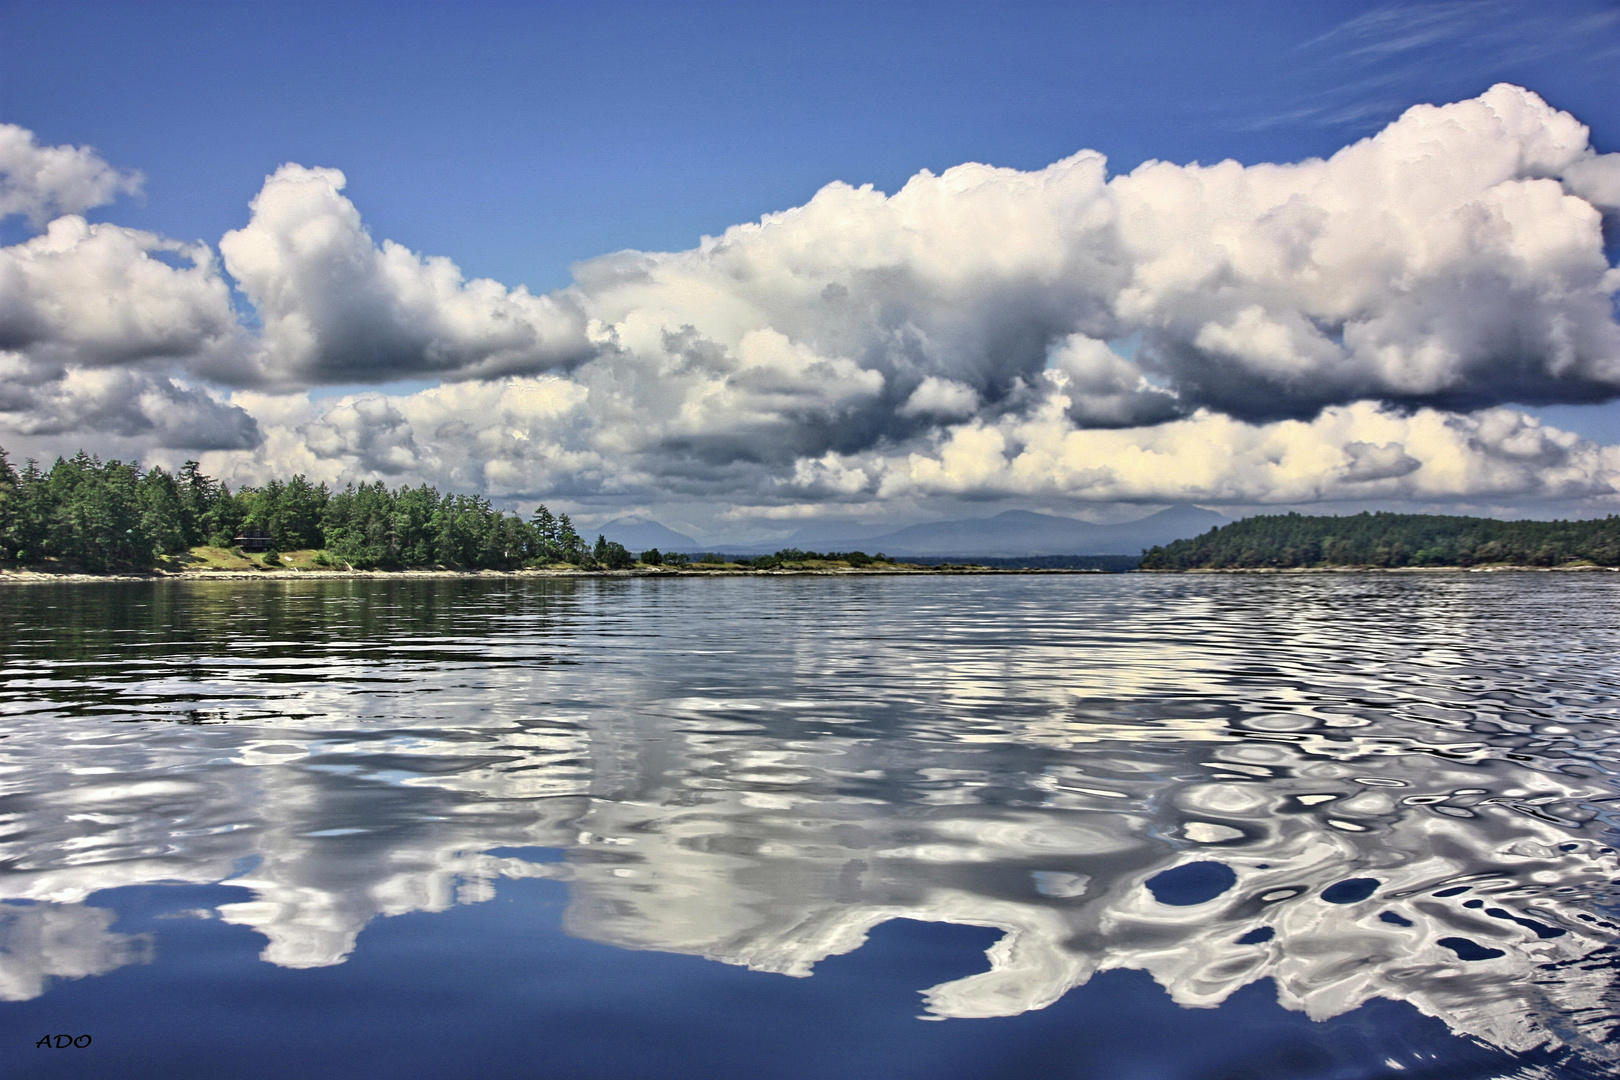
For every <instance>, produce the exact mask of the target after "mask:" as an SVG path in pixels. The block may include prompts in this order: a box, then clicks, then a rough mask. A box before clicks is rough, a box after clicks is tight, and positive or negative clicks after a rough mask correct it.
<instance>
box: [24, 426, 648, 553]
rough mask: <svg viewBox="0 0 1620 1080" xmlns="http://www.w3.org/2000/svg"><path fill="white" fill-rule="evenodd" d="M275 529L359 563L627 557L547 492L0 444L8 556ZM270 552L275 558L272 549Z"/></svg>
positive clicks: (219, 542) (202, 542) (272, 536)
mask: <svg viewBox="0 0 1620 1080" xmlns="http://www.w3.org/2000/svg"><path fill="white" fill-rule="evenodd" d="M243 536H251V537H255V538H258V545H256V546H264V545H265V544H266V541H267V545H268V547H269V551H268V552H267V553H266V554H267V555H268V556H270V558H271V559H274V558H275V557H276V556H277V554H278V553H280V552H292V551H316V552H319V553H320V554H318V555H317V556H316V561H317V563H318V564H321V565H327V564H330V565H333V566H342V565H347V566H351V567H353V568H354V569H357V570H362V569H376V568H382V569H403V568H408V567H424V566H445V567H455V568H460V569H496V570H510V569H515V568H517V567H521V566H526V565H535V564H543V563H546V562H558V563H569V564H571V565H575V566H591V567H596V566H603V567H607V568H610V569H616V568H622V567H627V566H630V565H631V564H632V563H633V562H634V557H633V556H632V555H631V554H630V553H629V552H628V551H626V550H625V549H624V547H622V546H621V545H619V544H615V543H613V542H612V541H608V540H603V539H602V538H600V537H598V538H597V542H596V544H594V545H590V544H587V543H586V542H585V541H584V540H583V539H582V538H581V537H580V536H579V534H578V533H577V532H576V531H575V530H574V527H573V523H572V522H570V521H569V519H568V515H567V514H558V515H553V514H552V513H551V512H550V511H548V510H547V509H546V508H545V507H544V506H541V507H540V508H539V510H537V511H536V512H535V514H534V516H533V517H532V518H530V519H529V520H528V521H524V520H523V519H522V518H520V517H517V516H516V515H511V514H506V513H503V512H502V511H500V510H497V509H495V508H494V507H493V506H491V505H490V504H489V502H488V500H486V499H484V498H481V497H479V496H476V495H453V494H440V493H439V492H438V491H437V490H436V489H434V488H431V487H426V486H424V487H416V488H413V487H409V486H402V487H399V488H389V487H387V486H386V485H385V484H383V483H382V482H381V481H378V482H376V483H372V484H359V485H354V484H350V485H349V486H348V487H345V488H343V489H341V490H339V491H329V490H327V488H326V486H325V485H324V484H312V483H310V482H309V481H308V480H307V479H305V478H304V477H302V476H295V477H293V478H292V479H290V480H286V481H282V480H272V481H271V482H270V483H268V484H266V485H264V486H263V487H243V488H240V489H239V490H237V491H234V492H233V491H231V490H230V488H228V487H227V486H226V485H225V484H223V483H220V482H219V481H218V480H215V479H213V478H211V477H208V476H205V475H203V473H202V471H201V469H200V467H199V466H198V464H197V463H196V462H195V461H188V462H186V463H185V465H184V466H182V467H181V468H180V470H179V471H178V472H175V473H169V472H166V471H165V470H163V469H160V468H153V469H144V470H143V469H142V468H141V467H140V466H139V465H138V464H135V463H132V462H122V461H101V460H99V459H97V458H95V457H92V456H90V455H88V454H85V453H83V452H82V451H81V452H80V453H78V454H75V455H74V456H73V457H71V458H58V459H57V460H56V462H55V463H54V464H53V465H51V467H50V468H49V469H46V470H43V471H42V470H41V469H40V468H39V467H38V465H37V464H36V463H35V462H33V461H30V462H28V463H27V464H26V465H25V466H24V467H23V468H22V469H20V470H19V469H17V468H16V467H15V466H13V465H12V463H11V462H10V460H9V459H8V457H7V456H6V453H5V451H4V450H0V560H3V561H4V562H6V563H9V564H12V565H39V564H47V563H48V564H56V565H59V566H61V567H63V568H72V569H77V570H86V571H91V572H96V571H107V570H130V569H136V570H138V569H147V568H150V567H152V566H153V565H155V564H156V563H157V561H158V560H159V559H160V558H161V557H163V556H165V555H179V554H183V553H185V552H187V551H190V550H192V549H194V548H198V547H204V546H211V547H216V548H231V547H233V546H234V545H236V543H237V538H238V537H243ZM267 561H268V560H267Z"/></svg>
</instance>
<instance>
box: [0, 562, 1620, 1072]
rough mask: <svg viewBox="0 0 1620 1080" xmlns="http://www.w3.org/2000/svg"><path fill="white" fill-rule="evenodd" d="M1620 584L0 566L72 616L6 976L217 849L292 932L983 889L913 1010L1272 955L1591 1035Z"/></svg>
mask: <svg viewBox="0 0 1620 1080" xmlns="http://www.w3.org/2000/svg"><path fill="white" fill-rule="evenodd" d="M1615 595H1616V593H1615V586H1614V585H1612V584H1611V583H1610V582H1609V581H1608V579H1607V578H1606V577H1605V578H1601V579H1598V578H1592V577H1590V576H1582V577H1581V579H1580V580H1570V579H1569V578H1556V577H1550V576H1546V575H1512V576H1507V575H1492V576H1486V575H1455V576H1424V577H1416V576H1409V577H1400V576H1394V575H1379V576H1324V577H1312V578H1304V577H1295V578H1289V579H1286V580H1277V579H1258V578H1221V579H1210V578H1204V579H1169V578H1160V579H1147V578H1142V577H1133V578H1063V579H1049V578H1035V579H938V578H936V579H925V580H894V579H888V580H871V581H858V582H841V581H797V580H787V581H776V580H766V581H759V580H732V581H707V582H705V581H697V582H656V581H646V582H550V583H524V584H510V583H505V582H500V583H463V582H357V583H326V582H301V583H289V584H282V583H265V584H262V585H259V586H256V587H254V588H252V589H251V590H246V589H243V588H241V587H238V586H234V585H233V586H201V585H199V586H183V585H156V586H145V585H138V586H128V587H125V586H108V587H105V588H103V587H86V588H81V589H77V590H75V589H63V588H41V589H37V590H28V591H23V590H16V591H14V592H12V593H10V594H8V597H7V600H8V603H10V604H11V605H12V606H14V607H15V608H16V609H17V615H18V617H17V618H16V619H15V620H13V622H14V624H15V625H17V626H22V627H28V626H33V627H49V628H50V634H51V635H52V637H51V638H50V639H49V640H47V639H45V638H43V637H41V636H39V635H37V633H35V634H33V635H29V634H26V633H24V632H21V631H17V630H11V631H7V633H9V634H11V635H12V637H10V638H9V639H8V640H6V641H5V642H4V657H5V663H6V669H5V675H6V679H5V686H4V691H3V695H0V717H3V719H0V730H3V734H4V735H5V738H4V739H3V740H0V769H3V770H4V771H3V772H0V898H6V899H8V900H10V901H20V900H28V901H34V902H35V903H32V904H21V903H15V902H8V903H6V904H5V905H4V906H3V907H0V939H3V940H4V943H5V951H4V952H0V972H3V974H0V994H3V996H4V997H6V998H8V999H11V1000H19V999H24V998H27V997H32V996H36V995H38V994H39V993H41V992H43V990H44V988H45V987H46V985H47V982H48V980H49V979H51V978H77V977H82V976H89V975H95V974H99V973H103V972H105V971H108V970H111V969H112V968H114V967H116V966H118V965H120V964H126V963H130V962H136V961H138V960H140V959H142V958H143V955H144V954H143V951H142V950H143V949H144V948H145V947H146V946H145V945H144V944H143V939H135V938H131V937H129V936H128V935H119V934H116V933H113V932H111V931H110V929H109V927H110V926H111V919H110V916H109V915H108V914H107V912H106V910H105V909H104V908H101V907H96V906H87V905H86V904H85V901H86V900H87V899H88V898H90V897H91V894H93V893H96V892H98V891H101V890H106V889H112V888H117V887H120V886H128V885H137V884H147V883H154V882H194V883H211V882H219V881H224V880H227V879H229V881H230V883H231V884H232V885H236V886H241V887H243V888H246V889H248V890H250V891H251V899H248V900H244V901H241V902H236V903H227V904H223V905H221V906H220V907H218V909H217V914H218V915H219V917H221V918H223V919H225V920H227V921H230V922H233V923H238V924H242V925H246V926H250V927H252V928H253V929H255V930H257V931H258V932H260V933H262V934H263V935H265V937H266V938H267V939H268V943H267V944H266V946H265V948H264V951H263V953H262V957H263V959H264V960H266V961H268V962H271V963H274V964H278V965H282V966H285V967H293V968H307V967H319V966H325V965H331V964H336V963H341V962H342V961H343V960H344V959H345V958H346V957H347V956H348V955H349V954H350V953H351V952H352V951H353V950H354V949H355V948H356V939H357V937H358V936H359V934H360V933H361V931H362V930H363V929H364V928H365V927H366V926H367V925H368V924H369V923H370V922H372V921H373V920H374V919H376V918H378V917H379V916H389V915H399V914H403V913H407V912H415V911H443V910H445V909H447V908H449V907H450V906H452V905H454V904H457V903H477V902H482V901H486V900H489V899H491V898H492V897H493V896H494V895H495V893H496V888H497V885H498V883H499V882H500V881H502V880H503V879H513V878H521V877H551V878H561V879H563V880H566V881H567V882H568V883H569V890H570V902H569V906H568V909H567V911H566V914H565V917H564V918H565V926H566V928H567V929H568V931H569V932H570V933H573V934H575V935H577V936H580V937H584V938H589V939H592V940H596V941H601V942H604V943H609V944H613V945H617V946H621V947H625V948H632V949H649V950H659V951H667V952H679V953H689V954H694V955H699V956H705V957H708V958H711V959H714V960H718V961H723V962H725V963H731V964H739V965H746V966H748V967H750V968H753V969H756V970H762V971H772V972H779V973H782V974H786V975H792V976H807V975H811V974H812V972H813V970H814V966H815V964H816V963H817V962H819V961H820V960H822V959H824V958H826V957H828V956H831V955H836V954H841V953H846V952H849V951H851V950H853V949H856V948H858V947H859V946H860V945H861V944H862V942H863V941H864V940H865V936H866V934H867V932H868V931H869V930H871V929H872V928H873V927H875V926H877V925H879V924H882V923H884V922H887V921H889V920H891V919H896V918H906V919H915V920H921V921H926V922H949V923H957V924H965V925H974V926H986V927H993V928H996V929H999V930H1002V931H1003V932H1004V934H1003V937H1002V938H1001V939H1000V940H999V941H998V942H997V943H996V944H995V945H994V946H993V947H992V948H991V949H990V950H989V953H988V965H989V970H987V971H984V972H981V973H979V974H976V975H971V976H968V977H966V978H962V979H957V980H955V981H952V982H947V983H944V984H941V985H939V986H935V987H932V988H930V989H928V990H926V991H925V992H924V1004H925V1007H926V1009H927V1011H928V1012H929V1013H930V1014H931V1015H934V1016H937V1017H972V1016H1006V1015H1013V1014H1016V1013H1019V1012H1023V1011H1026V1010H1030V1009H1039V1008H1043V1007H1045V1006H1047V1005H1050V1004H1051V1003H1052V1002H1054V1001H1056V1000H1057V999H1058V998H1060V997H1061V996H1062V995H1063V994H1064V993H1066V992H1067V991H1068V990H1070V989H1071V988H1073V987H1075V986H1078V985H1081V984H1083V983H1084V982H1086V981H1087V980H1088V979H1090V978H1091V977H1092V976H1093V975H1094V974H1095V973H1097V972H1100V971H1106V970H1111V969H1116V968H1135V969H1141V970H1145V971H1147V972H1149V973H1150V974H1151V975H1152V976H1153V978H1154V979H1156V980H1157V981H1158V982H1159V983H1160V984H1161V985H1162V986H1163V987H1164V988H1165V989H1166V990H1167V991H1168V992H1169V994H1170V995H1171V996H1172V998H1173V999H1174V1000H1175V1001H1176V1002H1178V1003H1179V1004H1181V1005H1183V1006H1187V1007H1207V1006H1213V1005H1217V1004H1219V1003H1220V1002H1221V1001H1223V1000H1225V999H1226V998H1227V997H1228V996H1229V995H1231V994H1232V993H1233V992H1234V991H1236V990H1237V989H1239V988H1240V987H1242V986H1244V985H1247V984H1249V983H1251V982H1254V981H1256V980H1259V979H1266V978H1269V979H1272V980H1273V981H1274V982H1275V985H1276V987H1277V994H1278V998H1279V1001H1280V1002H1281V1003H1282V1004H1283V1005H1284V1006H1285V1007H1287V1008H1290V1009H1294V1010H1301V1011H1304V1012H1306V1013H1307V1014H1308V1015H1310V1016H1311V1017H1313V1018H1316V1019H1323V1018H1327V1017H1331V1016H1336V1015H1340V1014H1342V1013H1344V1012H1346V1011H1348V1010H1351V1009H1354V1008H1356V1007H1357V1006H1359V1005H1361V1004H1363V1003H1364V1002H1366V1001H1368V1000H1369V999H1371V998H1374V997H1384V998H1391V999H1395V1000H1403V1001H1408V1002H1410V1003H1412V1004H1413V1005H1415V1006H1416V1007H1417V1008H1419V1009H1420V1010H1422V1011H1423V1012H1425V1013H1427V1014H1429V1015H1432V1016H1436V1017H1439V1018H1440V1019H1442V1020H1444V1021H1445V1022H1446V1023H1447V1024H1448V1025H1449V1026H1450V1027H1451V1028H1452V1029H1453V1030H1454V1031H1456V1032H1458V1033H1461V1034H1466V1035H1471V1036H1474V1037H1477V1038H1480V1039H1483V1040H1485V1041H1487V1042H1489V1043H1491V1044H1492V1045H1495V1046H1498V1047H1502V1048H1504V1049H1508V1050H1515V1051H1522V1050H1525V1049H1528V1048H1531V1047H1534V1046H1538V1045H1543V1044H1547V1043H1549V1042H1553V1043H1559V1042H1561V1043H1567V1044H1571V1045H1574V1046H1576V1047H1577V1048H1578V1049H1580V1050H1581V1051H1582V1052H1583V1053H1587V1054H1590V1055H1601V1054H1602V1053H1603V1050H1602V1048H1601V1046H1600V1044H1601V1043H1602V1042H1603V1040H1604V1038H1605V1037H1606V1035H1607V1034H1608V1032H1609V1031H1610V1029H1611V1028H1612V1027H1613V1026H1614V1023H1615V1018H1616V1012H1617V1002H1616V1000H1615V997H1616V991H1615V978H1614V968H1613V967H1612V961H1611V959H1610V957H1611V953H1612V949H1611V946H1610V942H1611V941H1613V939H1614V938H1615V936H1616V930H1617V927H1616V925H1615V924H1614V923H1613V922H1611V921H1609V915H1608V912H1609V911H1610V910H1612V908H1613V906H1614V904H1615V901H1616V894H1615V885H1614V883H1615V881H1616V880H1617V879H1620V860H1617V857H1616V853H1615V851H1614V849H1613V848H1611V847H1610V846H1609V843H1610V841H1611V840H1612V837H1613V833H1612V826H1613V821H1612V819H1611V817H1610V815H1611V814H1612V811H1611V810H1609V805H1610V802H1611V800H1612V799H1613V798H1614V795H1615V790H1616V788H1615V781H1614V765H1615V760H1616V758H1615V746H1614V740H1615V739H1616V737H1617V734H1620V732H1617V730H1616V728H1615V726H1614V722H1613V721H1614V712H1613V708H1614V700H1615V689H1616V686H1617V678H1616V674H1617V665H1616V662H1615V660H1614V659H1613V658H1614V657H1615V656H1616V655H1620V650H1617V649H1616V645H1617V644H1620V642H1617V640H1616V639H1617V638H1620V629H1617V628H1616V626H1615V625H1614V622H1613V619H1612V615H1611V612H1612V605H1613V601H1614V599H1615ZM129 721H171V722H166V723H159V722H153V723H131V722H129ZM532 848H545V849H553V850H556V851H559V852H560V853H561V854H562V855H563V858H562V859H561V860H560V861H538V860H537V859H536V858H534V857H532V855H531V856H528V857H525V851H524V849H532ZM1187 867H1191V868H1192V869H1190V870H1187V869H1181V868H1187ZM1221 868H1224V869H1221ZM1178 874H1179V875H1182V876H1185V877H1186V878H1187V881H1186V882H1183V883H1180V884H1178V882H1177V875H1178ZM1165 875H1169V876H1168V877H1167V876H1165ZM1178 890H1179V891H1178ZM1212 890H1213V891H1212ZM1267 931H1270V934H1269V936H1268V934H1267ZM24 946H25V947H24ZM360 947H361V948H364V944H363V943H361V945H360Z"/></svg>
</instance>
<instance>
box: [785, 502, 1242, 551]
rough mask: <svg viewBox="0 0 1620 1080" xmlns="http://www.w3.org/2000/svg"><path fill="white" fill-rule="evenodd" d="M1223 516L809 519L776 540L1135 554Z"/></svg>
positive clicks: (1172, 512) (1193, 509)
mask: <svg viewBox="0 0 1620 1080" xmlns="http://www.w3.org/2000/svg"><path fill="white" fill-rule="evenodd" d="M1227 521H1228V519H1227V518H1226V517H1224V516H1223V515H1221V514H1217V513H1215V512H1214V511H1213V510H1204V509H1201V508H1199V507H1197V506H1172V507H1170V508H1169V509H1166V510H1161V511H1159V512H1158V513H1156V514H1150V515H1148V516H1147V517H1145V518H1141V519H1139V520H1137V521H1127V522H1122V523H1119V524H1115V525H1097V524H1094V523H1092V522H1089V521H1081V520H1079V519H1078V518H1067V517H1058V516H1057V515H1055V514H1037V513H1034V512H1033V511H1030V510H1008V511H1007V512H1006V513H1002V514H997V515H996V516H995V517H991V518H964V519H960V520H956V521H931V522H926V523H924V524H921V525H911V526H908V527H906V528H904V529H896V530H892V531H887V532H884V531H877V530H871V529H866V530H859V529H850V528H849V527H848V526H843V527H840V526H836V525H812V526H807V527H806V528H803V529H800V530H799V531H798V532H796V533H794V534H793V535H792V536H790V537H788V538H787V540H786V541H783V542H781V543H779V544H778V545H776V546H777V547H798V548H804V549H806V550H810V551H825V550H829V549H838V550H848V549H850V548H857V547H858V548H860V549H861V550H863V551H866V552H877V551H881V552H883V553H884V554H886V555H919V556H922V555H936V556H956V557H967V556H975V555H979V556H986V557H1009V558H1016V557H1020V556H1026V555H1140V554H1141V553H1142V551H1143V550H1144V549H1146V548H1150V547H1153V546H1155V545H1159V544H1168V543H1170V542H1171V541H1172V540H1179V539H1180V538H1182V537H1184V536H1197V535H1198V534H1199V533H1204V532H1208V531H1209V530H1210V529H1213V528H1215V527H1217V526H1219V525H1224V524H1226V523H1227Z"/></svg>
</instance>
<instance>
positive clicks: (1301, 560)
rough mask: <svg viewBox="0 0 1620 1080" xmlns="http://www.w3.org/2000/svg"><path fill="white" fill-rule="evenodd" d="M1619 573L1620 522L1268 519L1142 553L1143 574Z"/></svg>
mask: <svg viewBox="0 0 1620 1080" xmlns="http://www.w3.org/2000/svg"><path fill="white" fill-rule="evenodd" d="M1489 565H1507V566H1540V567H1554V566H1567V565H1595V566H1620V517H1616V516H1614V515H1612V514H1611V515H1610V516H1608V517H1606V518H1597V519H1592V520H1589V521H1498V520H1496V519H1494V518H1478V517H1453V516H1449V515H1443V514H1391V513H1382V512H1380V513H1362V514H1355V515H1351V516H1346V517H1326V516H1307V515H1304V514H1270V515H1265V516H1261V517H1251V518H1244V519H1243V520H1241V521H1234V522H1232V523H1231V524H1230V525H1223V526H1221V527H1220V528H1217V529H1211V530H1210V531H1209V532H1207V533H1204V534H1203V535H1202V536H1197V537H1193V538H1192V539H1189V540H1177V541H1175V542H1174V543H1172V544H1165V545H1163V546H1160V547H1154V548H1149V549H1148V551H1147V552H1146V554H1144V555H1143V556H1142V562H1141V564H1140V567H1141V569H1143V570H1260V569H1291V568H1307V567H1330V566H1369V567H1387V568H1398V567H1448V566H1456V567H1467V566H1489Z"/></svg>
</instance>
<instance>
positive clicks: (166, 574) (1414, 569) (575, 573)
mask: <svg viewBox="0 0 1620 1080" xmlns="http://www.w3.org/2000/svg"><path fill="white" fill-rule="evenodd" d="M1499 573H1535V574H1544V573H1566V574H1569V573H1620V567H1614V566H1595V565H1586V566H1515V565H1511V564H1491V565H1486V566H1288V567H1271V566H1254V567H1219V568H1216V567H1194V568H1192V569H1187V570H1142V569H1136V570H1116V571H1109V570H1091V569H1084V568H1079V567H1073V568H1070V567H995V566H976V565H973V564H961V565H953V566H948V567H944V566H918V565H915V564H910V565H908V564H901V565H900V566H896V567H884V568H882V569H876V568H871V567H861V568H855V567H837V568H834V567H820V568H806V569H782V568H777V569H770V570H756V569H754V568H752V567H716V568H714V569H700V568H697V567H691V566H688V567H681V568H678V569H676V568H666V567H641V568H637V569H634V570H579V569H574V568H569V569H531V570H442V569H435V570H294V569H291V568H289V569H285V570H153V571H150V572H147V573H138V572H124V573H106V574H92V573H80V572H71V573H55V572H51V571H45V570H0V585H8V584H9V585H44V584H51V583H86V582H96V581H147V582H155V581H356V580H386V579H400V580H413V579H414V580H443V581H450V580H460V579H465V578H479V579H489V580H497V579H530V580H533V579H552V578H570V579H571V578H621V579H622V578H715V577H917V576H922V577H961V576H965V575H974V576H987V575H1008V574H1011V575H1022V576H1029V575H1054V574H1055V575H1074V574H1085V575H1108V574H1154V575H1173V574H1260V575H1280V574H1499Z"/></svg>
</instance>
